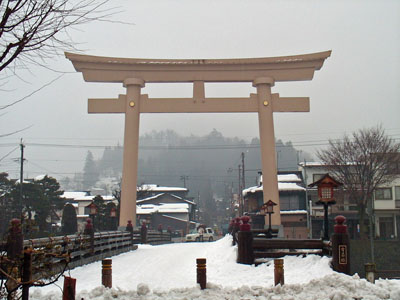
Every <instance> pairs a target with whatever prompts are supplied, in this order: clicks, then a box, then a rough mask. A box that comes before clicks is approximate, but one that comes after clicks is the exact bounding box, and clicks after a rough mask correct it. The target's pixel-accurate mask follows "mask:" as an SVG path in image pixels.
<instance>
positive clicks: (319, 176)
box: [312, 174, 326, 182]
mask: <svg viewBox="0 0 400 300" xmlns="http://www.w3.org/2000/svg"><path fill="white" fill-rule="evenodd" d="M325 175H326V174H313V176H312V177H313V182H316V181H318V180H320V179H321V178H322V177H324V176H325Z"/></svg>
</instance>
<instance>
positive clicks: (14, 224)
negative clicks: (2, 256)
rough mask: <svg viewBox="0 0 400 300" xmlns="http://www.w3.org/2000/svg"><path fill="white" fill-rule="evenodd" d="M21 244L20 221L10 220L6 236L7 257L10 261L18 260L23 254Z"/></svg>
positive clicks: (22, 238)
mask: <svg viewBox="0 0 400 300" xmlns="http://www.w3.org/2000/svg"><path fill="white" fill-rule="evenodd" d="M23 243H24V237H23V235H22V230H21V220H20V219H12V220H11V221H10V227H9V229H8V236H7V257H8V258H9V259H11V260H16V259H20V257H21V255H22V252H23Z"/></svg>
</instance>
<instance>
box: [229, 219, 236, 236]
mask: <svg viewBox="0 0 400 300" xmlns="http://www.w3.org/2000/svg"><path fill="white" fill-rule="evenodd" d="M234 223H235V219H232V220H231V221H230V222H229V226H228V233H229V234H230V235H233V224H234Z"/></svg>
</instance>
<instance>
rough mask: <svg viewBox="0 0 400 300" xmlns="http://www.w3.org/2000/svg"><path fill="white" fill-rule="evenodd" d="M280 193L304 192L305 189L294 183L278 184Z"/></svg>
mask: <svg viewBox="0 0 400 300" xmlns="http://www.w3.org/2000/svg"><path fill="white" fill-rule="evenodd" d="M278 189H279V190H280V191H305V190H306V189H305V188H304V187H302V186H299V185H298V184H296V183H295V182H278Z"/></svg>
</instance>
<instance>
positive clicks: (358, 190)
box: [317, 126, 400, 239]
mask: <svg viewBox="0 0 400 300" xmlns="http://www.w3.org/2000/svg"><path fill="white" fill-rule="evenodd" d="M399 151H400V144H399V143H396V142H395V141H394V140H393V139H391V138H389V137H388V136H387V135H386V134H385V131H384V130H383V129H382V127H381V126H377V127H373V128H368V129H361V130H359V131H357V132H354V133H353V134H352V136H351V137H349V136H348V135H345V136H344V137H343V139H342V140H338V141H335V140H330V141H329V147H328V149H326V150H321V151H319V152H318V154H317V155H318V157H319V158H320V159H321V161H322V162H323V163H325V164H326V167H327V169H328V171H329V172H330V173H331V174H333V175H334V176H335V177H336V178H337V179H338V180H339V181H341V182H342V183H343V185H344V188H345V191H346V193H347V194H348V196H349V197H350V199H352V200H353V201H354V202H353V203H356V204H357V206H358V211H359V221H360V235H361V238H363V239H366V238H367V237H368V233H367V227H366V225H365V221H366V217H367V212H366V211H367V209H368V211H369V212H372V209H373V192H374V190H375V189H376V188H377V187H378V186H379V185H383V184H386V183H389V182H390V181H392V180H393V179H394V177H395V176H396V173H397V174H398V172H399V171H400V170H398V168H399V165H400V153H399ZM369 215H370V216H371V213H369Z"/></svg>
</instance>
